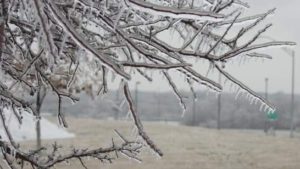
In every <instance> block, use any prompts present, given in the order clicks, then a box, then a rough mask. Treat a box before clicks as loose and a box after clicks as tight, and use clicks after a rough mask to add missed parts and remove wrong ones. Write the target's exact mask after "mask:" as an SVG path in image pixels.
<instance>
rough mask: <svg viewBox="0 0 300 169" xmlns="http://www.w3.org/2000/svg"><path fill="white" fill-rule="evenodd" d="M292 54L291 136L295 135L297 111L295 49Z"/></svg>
mask: <svg viewBox="0 0 300 169" xmlns="http://www.w3.org/2000/svg"><path fill="white" fill-rule="evenodd" d="M291 56H292V93H291V114H290V120H291V121H290V137H291V138H293V137H294V111H295V95H294V94H295V51H292V52H291Z"/></svg>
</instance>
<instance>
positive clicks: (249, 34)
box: [0, 0, 295, 168]
mask: <svg viewBox="0 0 300 169" xmlns="http://www.w3.org/2000/svg"><path fill="white" fill-rule="evenodd" d="M249 7H250V6H249V4H248V3H245V2H243V1H242V0H197V1H196V0H185V1H174V0H162V1H157V0H145V1H142V0H105V1H103V0H13V1H12V0H2V1H0V101H1V106H0V110H1V111H2V110H3V111H7V110H8V109H11V110H14V111H11V113H14V116H16V117H17V118H18V119H19V121H20V124H21V122H22V118H21V117H20V116H19V114H18V112H19V111H21V112H22V111H27V112H29V113H31V114H32V115H34V116H36V117H39V114H37V112H36V109H35V108H34V107H33V106H32V104H33V103H32V102H29V101H28V100H27V99H28V98H30V97H32V96H35V95H37V94H38V92H39V89H40V88H41V87H43V88H45V89H47V90H46V91H47V92H54V93H55V94H56V95H57V103H58V111H57V116H58V120H59V122H60V123H61V124H62V125H64V126H67V123H66V120H65V117H64V112H63V111H62V107H61V106H62V99H63V98H69V99H71V100H72V101H76V100H78V99H79V98H77V93H79V92H86V93H87V94H89V95H90V96H91V97H94V94H98V95H104V94H106V93H108V92H109V90H110V85H111V83H116V81H114V80H112V82H111V81H109V80H108V78H109V77H111V76H112V79H116V78H115V77H118V78H119V79H121V80H119V82H120V83H122V84H120V86H122V91H123V92H124V94H125V97H126V100H127V103H128V105H129V109H130V112H131V115H132V116H133V121H134V124H135V126H136V128H137V129H138V136H137V137H141V138H142V140H143V142H144V143H145V145H147V146H148V147H149V148H150V149H152V150H154V152H156V153H157V154H158V155H162V152H161V150H160V149H159V148H158V146H157V145H156V144H154V142H153V141H152V140H151V139H150V138H149V137H148V135H147V133H146V132H145V131H144V129H143V127H142V122H141V120H140V118H139V116H138V113H139V112H136V110H135V106H134V102H133V101H132V98H131V94H130V91H129V86H128V84H130V83H129V82H130V81H134V80H135V77H136V76H135V72H137V73H138V74H139V75H141V76H142V77H144V78H145V79H146V80H148V81H149V82H152V81H153V79H155V78H157V77H152V76H151V75H149V74H150V73H148V72H149V71H161V72H162V75H163V77H164V80H166V82H167V83H168V84H169V85H170V90H173V91H174V94H175V95H174V97H177V98H178V100H179V104H181V105H182V108H183V110H185V109H186V105H185V100H184V96H183V95H182V94H181V91H180V88H179V86H178V84H177V83H176V82H175V81H174V78H173V75H174V74H175V73H176V74H180V75H181V76H183V77H184V78H185V79H186V82H187V84H188V85H189V86H190V90H191V92H193V93H194V92H195V91H194V88H193V85H200V86H204V87H206V88H208V89H210V90H214V91H217V92H221V91H222V90H223V86H222V85H221V84H219V83H218V82H216V81H215V80H214V79H213V78H212V77H210V76H209V75H208V76H207V75H206V72H202V71H200V69H198V67H199V65H198V63H197V60H203V61H206V63H209V64H210V68H209V70H210V69H216V70H217V71H218V72H220V73H221V75H222V76H224V77H225V78H226V79H227V80H228V81H230V82H231V83H232V84H235V85H236V86H237V87H238V88H239V94H243V93H246V95H247V97H250V98H251V99H253V100H257V101H259V102H260V103H261V105H262V106H263V107H265V109H271V110H274V106H273V105H271V103H269V102H267V101H266V100H265V99H263V97H261V96H259V95H258V94H257V93H255V91H253V90H251V89H250V88H249V87H247V85H245V84H243V83H242V82H241V81H239V80H238V79H236V78H234V77H233V76H232V75H230V74H229V73H228V72H226V71H225V70H224V69H223V65H224V66H225V64H226V63H228V62H229V61H230V60H232V59H235V58H239V57H244V56H245V57H249V58H253V57H255V58H262V59H264V58H268V59H269V58H271V57H270V56H269V55H267V54H265V53H262V52H257V51H256V50H258V49H268V48H269V47H274V46H275V47H276V46H278V47H281V46H293V45H295V43H293V42H286V41H270V42H268V41H267V42H263V43H262V42H259V41H258V39H259V38H260V37H261V36H262V35H263V34H265V33H266V32H267V31H268V29H269V28H270V27H271V26H272V24H267V25H266V26H264V27H263V28H262V29H260V30H257V27H258V26H259V25H261V24H263V22H262V21H264V20H266V19H267V18H268V17H269V16H270V15H272V14H274V12H275V9H271V10H268V11H266V12H265V13H261V14H256V15H250V16H249V15H245V14H244V10H247V8H249ZM241 8H245V9H243V10H242V9H241ZM253 32H254V33H253ZM166 35H167V36H166ZM170 37H173V39H176V44H174V43H171V41H172V38H170ZM220 65H222V66H220ZM226 65H227V64H226ZM228 66H229V65H228ZM123 83H125V84H123ZM192 84H193V85H192ZM194 95H195V94H194ZM4 107H5V109H4ZM16 110H17V111H16ZM3 120H5V117H4V116H3V118H2V121H3ZM6 131H9V128H7V130H6ZM8 134H9V133H8ZM117 134H118V135H119V136H120V133H118V132H117ZM122 138H123V137H122ZM122 140H123V142H124V144H122V145H119V146H117V145H115V143H113V146H112V147H110V148H108V149H101V148H99V149H95V150H90V151H89V150H77V149H74V150H73V151H72V152H70V154H65V155H61V156H59V157H58V156H57V155H58V154H59V153H60V152H59V148H57V146H54V147H53V152H52V154H51V155H49V159H48V161H46V162H45V161H43V162H42V161H41V160H40V159H42V158H43V157H39V155H40V153H33V154H32V153H24V152H22V150H19V149H18V147H17V146H16V145H15V146H14V145H13V144H14V143H13V138H12V139H11V141H10V142H9V143H5V142H0V147H1V148H2V152H3V154H4V158H5V159H4V160H6V161H7V164H9V165H10V167H11V168H16V167H18V166H15V164H14V163H13V162H14V160H13V159H21V161H25V162H27V163H29V164H31V165H32V166H33V168H49V167H53V166H54V165H55V164H57V163H60V162H63V161H65V160H69V159H73V158H74V159H77V160H79V162H80V163H81V164H82V166H83V167H84V168H86V165H85V162H84V157H87V156H91V157H95V158H97V159H99V160H100V161H103V160H104V161H105V160H106V161H107V160H108V161H112V160H113V159H112V157H111V156H110V155H108V154H110V153H114V152H119V153H120V154H123V155H126V156H127V157H129V158H131V159H135V160H137V161H140V160H139V158H138V157H137V155H138V152H139V146H140V143H139V142H136V141H135V142H128V141H126V139H124V138H123V139H122ZM132 144H134V145H138V148H137V147H136V148H137V149H133V148H128V146H130V145H132ZM9 149H10V151H8V150H9ZM39 151H42V150H39ZM39 151H37V150H36V151H33V152H39ZM11 152H16V153H15V154H14V153H11ZM103 153H104V154H106V155H107V156H106V155H104V154H103ZM11 154H14V155H13V156H11ZM117 154H118V153H117ZM102 155H103V156H102ZM50 157H51V158H50ZM11 159H12V161H10V160H11Z"/></svg>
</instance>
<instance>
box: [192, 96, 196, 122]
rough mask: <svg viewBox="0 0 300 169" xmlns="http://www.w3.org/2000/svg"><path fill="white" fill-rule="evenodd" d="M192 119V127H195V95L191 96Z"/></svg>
mask: <svg viewBox="0 0 300 169" xmlns="http://www.w3.org/2000/svg"><path fill="white" fill-rule="evenodd" d="M192 98H193V117H192V118H193V119H192V123H193V124H192V125H193V126H195V125H196V98H195V95H193V97H192Z"/></svg>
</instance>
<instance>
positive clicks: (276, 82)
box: [131, 0, 300, 93]
mask: <svg viewBox="0 0 300 169" xmlns="http://www.w3.org/2000/svg"><path fill="white" fill-rule="evenodd" d="M245 1H246V2H248V3H249V4H250V5H251V8H250V9H248V12H247V14H249V15H250V14H258V13H263V12H266V11H267V10H269V9H272V8H277V10H276V13H275V15H273V16H272V17H269V18H267V20H266V21H265V22H264V24H262V26H264V25H265V24H267V23H273V24H274V25H273V27H272V28H271V29H269V31H268V32H267V33H266V34H265V35H267V36H270V37H272V38H274V39H276V40H287V41H294V42H296V43H297V44H300V33H299V32H300V23H299V21H300V12H299V9H298V8H299V7H300V0H248V1H247V0H245ZM172 41H173V43H176V39H172ZM293 49H294V50H295V52H296V84H295V91H296V93H300V88H299V87H298V86H300V52H299V51H300V50H299V47H298V46H296V47H294V48H293ZM263 52H266V53H268V54H270V55H272V56H273V60H265V61H264V62H262V61H261V60H257V61H256V60H255V59H253V60H251V61H249V62H247V63H245V64H238V63H232V64H228V66H227V67H226V70H227V71H228V72H230V73H231V74H232V75H234V76H235V77H236V78H238V79H239V80H241V81H242V82H244V83H245V84H246V85H248V86H249V87H250V88H252V89H253V90H255V91H257V92H262V91H264V79H265V78H266V77H268V78H269V91H270V92H272V93H273V92H285V93H290V92H291V61H292V59H291V57H290V56H289V55H287V54H286V53H285V52H283V50H282V49H280V48H272V49H268V50H265V51H263ZM298 54H299V57H298ZM200 63H201V62H200ZM200 63H199V64H200ZM203 73H204V74H205V72H203ZM154 74H155V73H154ZM154 76H155V77H160V78H156V79H157V80H155V81H154V82H153V83H151V84H150V83H148V82H146V81H144V80H142V78H138V79H139V81H142V83H141V84H139V89H140V90H151V91H166V90H170V89H169V86H168V85H167V83H166V82H164V80H162V78H161V76H160V75H159V73H156V74H155V75H154ZM175 78H176V76H175ZM176 80H177V82H176V83H177V84H178V85H179V88H182V87H183V86H184V85H183V84H184V83H183V82H182V78H176ZM134 83H135V82H132V85H131V86H132V87H133V86H134ZM200 89H201V88H200ZM203 89H204V88H203Z"/></svg>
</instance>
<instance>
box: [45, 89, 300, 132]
mask: <svg viewBox="0 0 300 169" xmlns="http://www.w3.org/2000/svg"><path fill="white" fill-rule="evenodd" d="M183 93H184V92H183ZM262 95H263V94H262ZM185 96H186V97H185V98H186V99H190V98H191V96H189V95H188V93H186V94H185ZM197 96H198V99H197V101H196V106H195V116H193V110H192V101H189V102H190V104H189V105H187V112H186V114H185V116H184V117H181V113H182V110H181V108H180V106H179V105H178V104H177V99H176V98H175V97H174V96H173V94H172V93H171V92H165V93H155V92H139V93H138V99H139V100H138V109H139V110H140V112H141V119H143V120H148V121H177V122H180V123H182V124H185V125H197V126H203V127H210V128H215V127H216V126H217V106H216V103H217V98H216V96H215V95H213V94H207V93H206V92H197ZM82 97H83V98H84V99H81V101H80V102H79V103H78V104H75V105H73V104H71V103H67V102H66V103H65V104H63V105H64V106H63V110H64V111H65V112H66V113H67V115H69V116H75V117H76V116H77V117H87V118H89V117H90V118H91V117H93V118H114V119H125V118H126V115H127V112H126V110H127V108H126V106H123V108H120V107H121V106H120V105H121V104H122V99H121V98H120V97H119V98H118V93H117V92H110V93H109V94H107V95H106V96H105V98H102V99H101V98H98V99H96V100H93V99H91V98H90V97H88V96H85V95H83V96H82ZM164 98H168V99H164ZM269 100H270V102H272V103H273V104H274V105H275V106H276V108H277V113H278V120H277V121H276V122H275V124H276V128H277V129H288V128H289V123H290V119H289V113H290V95H288V94H284V93H275V94H270V95H269ZM46 102H47V104H45V105H44V107H43V111H44V112H49V113H53V114H55V113H56V109H55V108H56V107H55V106H54V105H55V103H56V102H55V98H54V97H51V96H48V97H47V98H46ZM95 103H96V104H95ZM297 103H300V96H299V95H296V107H295V124H296V125H295V126H296V127H300V106H299V105H300V104H297ZM259 109H260V105H258V104H257V105H255V104H250V101H248V100H246V99H245V98H243V97H239V98H238V99H236V96H235V95H234V94H231V93H223V94H222V106H221V127H222V128H244V129H262V128H264V125H265V123H266V119H267V118H266V113H265V112H263V111H260V110H259Z"/></svg>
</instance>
